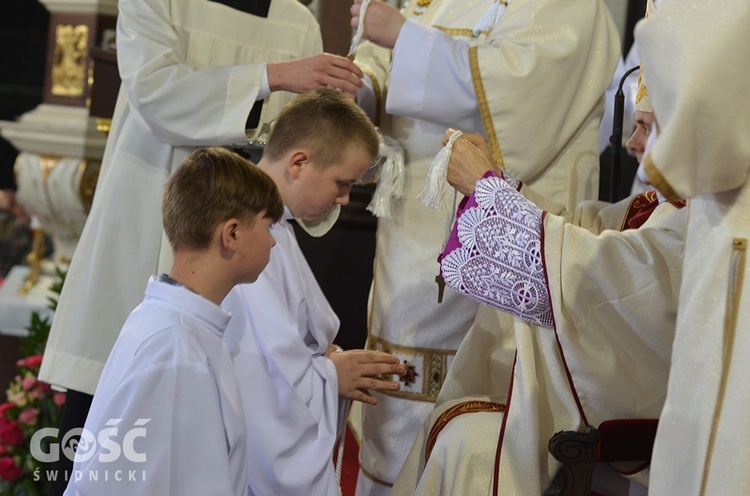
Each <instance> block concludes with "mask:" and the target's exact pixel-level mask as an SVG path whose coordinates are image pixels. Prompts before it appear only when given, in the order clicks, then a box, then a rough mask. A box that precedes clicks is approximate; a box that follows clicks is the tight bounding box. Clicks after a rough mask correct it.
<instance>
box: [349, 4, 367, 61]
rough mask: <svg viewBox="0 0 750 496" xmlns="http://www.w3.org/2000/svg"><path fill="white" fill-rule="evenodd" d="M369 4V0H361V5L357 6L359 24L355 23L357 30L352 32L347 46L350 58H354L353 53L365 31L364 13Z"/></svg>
mask: <svg viewBox="0 0 750 496" xmlns="http://www.w3.org/2000/svg"><path fill="white" fill-rule="evenodd" d="M369 6H370V0H362V5H360V6H359V24H358V25H357V31H355V33H354V37H353V38H352V44H351V45H350V46H349V53H348V54H347V57H348V58H349V59H350V60H352V59H353V58H354V54H355V53H356V52H357V47H359V44H360V43H362V35H363V34H364V32H365V13H366V12H367V7H369Z"/></svg>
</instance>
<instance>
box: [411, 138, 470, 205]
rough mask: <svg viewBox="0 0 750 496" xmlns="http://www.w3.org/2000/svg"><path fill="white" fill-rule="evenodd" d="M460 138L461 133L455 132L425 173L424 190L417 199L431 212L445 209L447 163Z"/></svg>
mask: <svg viewBox="0 0 750 496" xmlns="http://www.w3.org/2000/svg"><path fill="white" fill-rule="evenodd" d="M460 136H461V131H456V132H455V133H453V134H452V135H451V137H450V138H448V143H446V144H445V146H444V147H443V148H442V149H441V150H440V151H439V152H438V154H437V155H436V156H435V160H433V161H432V164H430V169H429V170H428V171H427V179H426V180H425V184H424V189H423V190H422V192H421V193H420V194H419V196H418V197H417V198H420V199H421V200H422V204H423V205H424V206H425V207H429V208H431V209H433V210H437V209H444V208H446V206H447V205H446V204H445V192H446V191H447V189H448V181H446V179H445V178H446V175H447V173H448V162H450V159H451V153H453V143H455V142H456V140H457V139H458V138H459V137H460Z"/></svg>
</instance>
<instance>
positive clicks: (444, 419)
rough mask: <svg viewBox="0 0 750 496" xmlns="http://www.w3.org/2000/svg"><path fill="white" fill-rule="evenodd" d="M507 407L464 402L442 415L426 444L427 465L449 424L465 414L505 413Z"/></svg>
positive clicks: (486, 402) (488, 402) (434, 425)
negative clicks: (441, 434) (439, 437)
mask: <svg viewBox="0 0 750 496" xmlns="http://www.w3.org/2000/svg"><path fill="white" fill-rule="evenodd" d="M505 408H506V406H505V405H503V404H502V403H493V402H491V401H464V402H463V403H459V404H457V405H454V406H452V407H450V408H449V409H447V410H446V411H444V412H443V413H441V414H440V416H439V417H438V418H437V420H436V421H435V423H434V424H433V425H432V428H431V429H430V434H429V435H428V436H427V443H426V444H425V449H424V451H425V458H424V462H425V465H427V460H429V459H430V455H431V454H432V448H434V447H435V443H436V442H437V438H438V435H439V434H440V432H442V430H443V429H444V428H445V427H446V426H447V425H448V422H450V421H451V420H453V419H454V418H456V417H458V416H459V415H463V414H464V413H480V412H504V411H505Z"/></svg>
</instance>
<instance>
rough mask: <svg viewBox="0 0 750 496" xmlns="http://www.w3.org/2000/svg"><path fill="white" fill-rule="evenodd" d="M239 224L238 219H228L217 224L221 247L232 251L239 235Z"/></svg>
mask: <svg viewBox="0 0 750 496" xmlns="http://www.w3.org/2000/svg"><path fill="white" fill-rule="evenodd" d="M239 225H240V221H239V220H238V219H228V220H225V221H224V222H222V223H221V224H219V237H220V240H221V247H222V248H223V249H225V250H232V251H234V249H235V246H236V245H237V238H238V236H239Z"/></svg>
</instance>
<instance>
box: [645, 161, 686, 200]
mask: <svg viewBox="0 0 750 496" xmlns="http://www.w3.org/2000/svg"><path fill="white" fill-rule="evenodd" d="M643 168H644V170H645V171H646V175H647V176H648V179H649V181H651V184H653V185H654V188H656V189H658V190H659V191H661V194H662V195H664V196H665V197H666V198H667V200H669V201H680V200H682V198H680V196H679V195H678V194H677V193H675V190H674V188H672V185H671V184H669V181H667V179H666V178H665V177H664V176H662V175H661V172H659V170H658V169H657V168H656V165H654V162H653V160H651V154H650V153H649V154H648V155H646V158H645V159H644V160H643Z"/></svg>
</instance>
